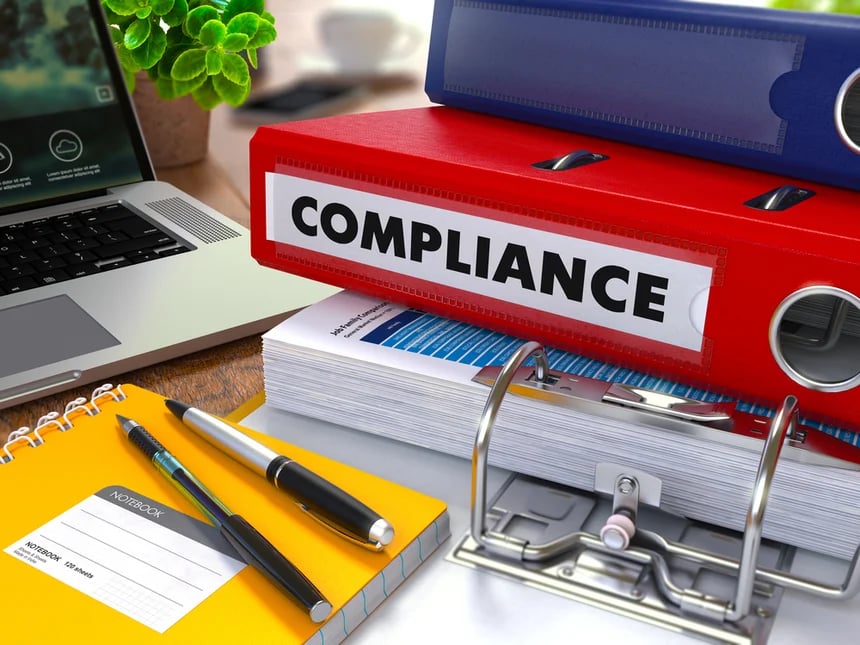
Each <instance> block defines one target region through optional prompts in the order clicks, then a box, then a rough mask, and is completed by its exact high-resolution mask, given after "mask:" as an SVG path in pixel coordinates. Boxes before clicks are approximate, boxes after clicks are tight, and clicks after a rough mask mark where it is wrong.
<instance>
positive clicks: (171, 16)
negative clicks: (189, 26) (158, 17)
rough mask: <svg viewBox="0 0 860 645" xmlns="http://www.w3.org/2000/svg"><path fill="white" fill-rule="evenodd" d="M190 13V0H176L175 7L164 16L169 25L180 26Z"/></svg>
mask: <svg viewBox="0 0 860 645" xmlns="http://www.w3.org/2000/svg"><path fill="white" fill-rule="evenodd" d="M187 15H188V2H186V0H175V2H174V3H173V8H172V9H171V10H170V11H169V12H167V13H166V14H165V15H164V16H162V20H164V22H165V24H166V25H167V26H168V27H178V26H180V25H181V24H182V23H183V22H184V21H185V16H187Z"/></svg>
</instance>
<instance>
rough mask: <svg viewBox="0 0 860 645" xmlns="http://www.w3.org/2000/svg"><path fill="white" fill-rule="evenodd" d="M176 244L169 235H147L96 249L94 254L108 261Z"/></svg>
mask: <svg viewBox="0 0 860 645" xmlns="http://www.w3.org/2000/svg"><path fill="white" fill-rule="evenodd" d="M174 243H175V240H174V239H173V238H172V237H170V236H169V235H164V234H163V233H158V234H156V235H147V236H146V237H139V238H136V239H131V240H125V241H123V242H117V243H116V244H108V245H107V246H100V247H98V248H94V249H93V253H95V254H96V255H97V256H98V257H100V258H102V259H108V258H115V257H120V256H125V255H127V254H128V253H131V252H132V251H141V250H144V249H154V248H158V247H160V246H167V245H169V244H174Z"/></svg>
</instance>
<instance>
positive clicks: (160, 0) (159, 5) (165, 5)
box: [149, 0, 173, 16]
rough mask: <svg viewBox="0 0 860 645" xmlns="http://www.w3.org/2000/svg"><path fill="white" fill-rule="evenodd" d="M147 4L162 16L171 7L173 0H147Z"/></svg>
mask: <svg viewBox="0 0 860 645" xmlns="http://www.w3.org/2000/svg"><path fill="white" fill-rule="evenodd" d="M149 4H151V5H152V10H153V11H154V12H155V14H156V15H158V16H164V15H166V14H168V13H170V11H171V10H172V9H173V0H149Z"/></svg>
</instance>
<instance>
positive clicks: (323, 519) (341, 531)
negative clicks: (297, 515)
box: [296, 502, 384, 551]
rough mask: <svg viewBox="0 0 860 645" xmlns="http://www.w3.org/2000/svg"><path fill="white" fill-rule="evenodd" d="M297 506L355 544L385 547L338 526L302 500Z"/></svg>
mask: <svg viewBox="0 0 860 645" xmlns="http://www.w3.org/2000/svg"><path fill="white" fill-rule="evenodd" d="M296 506H298V507H299V508H300V509H302V510H303V511H304V512H305V513H307V514H308V515H309V516H311V517H312V518H313V519H315V520H316V521H317V522H319V523H320V524H322V525H323V526H324V527H326V528H327V529H328V530H330V531H332V532H334V533H337V534H338V535H339V536H340V537H342V538H344V539H346V540H349V541H350V542H354V543H355V544H358V545H359V546H362V547H364V548H366V549H370V550H373V551H382V549H383V547H384V545H383V544H382V543H381V542H371V541H369V540H366V539H364V538H361V537H358V536H357V535H355V534H354V533H351V532H350V531H347V530H346V529H344V528H343V527H342V526H338V525H337V524H335V523H334V522H331V521H330V520H328V518H326V517H323V516H322V515H320V514H319V513H316V512H314V510H313V509H312V508H310V507H308V506H305V505H304V504H302V503H301V502H296Z"/></svg>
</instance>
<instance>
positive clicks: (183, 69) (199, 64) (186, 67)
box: [170, 49, 206, 81]
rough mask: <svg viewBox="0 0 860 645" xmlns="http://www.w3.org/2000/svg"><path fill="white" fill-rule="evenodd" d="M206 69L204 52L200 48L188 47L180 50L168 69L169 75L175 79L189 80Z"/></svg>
mask: <svg viewBox="0 0 860 645" xmlns="http://www.w3.org/2000/svg"><path fill="white" fill-rule="evenodd" d="M205 70H206V52H205V51H204V50H202V49H189V50H188V51H185V52H182V53H181V54H179V56H178V57H177V58H176V62H175V63H173V67H172V68H171V69H170V76H171V77H172V78H173V79H174V80H177V81H190V80H191V79H192V78H194V77H195V76H198V75H200V74H202V73H203V72H204V71H205Z"/></svg>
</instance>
